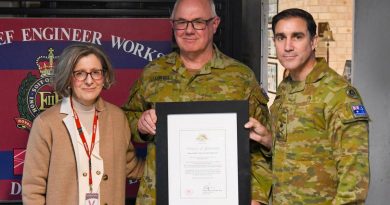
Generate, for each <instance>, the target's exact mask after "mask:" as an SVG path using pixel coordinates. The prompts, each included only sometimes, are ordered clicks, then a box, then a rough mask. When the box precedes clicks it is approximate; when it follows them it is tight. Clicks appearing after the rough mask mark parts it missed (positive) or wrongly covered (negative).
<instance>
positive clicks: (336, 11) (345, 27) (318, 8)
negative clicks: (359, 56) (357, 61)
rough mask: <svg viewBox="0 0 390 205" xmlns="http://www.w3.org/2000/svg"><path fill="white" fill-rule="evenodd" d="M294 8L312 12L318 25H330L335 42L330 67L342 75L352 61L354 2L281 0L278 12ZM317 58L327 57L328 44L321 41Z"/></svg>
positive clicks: (350, 0) (348, 0) (347, 0)
mask: <svg viewBox="0 0 390 205" xmlns="http://www.w3.org/2000/svg"><path fill="white" fill-rule="evenodd" d="M293 7H295V8H301V9H304V10H306V11H308V12H310V13H311V14H312V15H313V17H314V20H315V21H316V23H317V25H318V22H328V23H329V25H330V28H331V30H332V32H333V38H334V40H335V41H334V42H329V61H330V62H329V65H330V67H332V68H333V69H335V70H336V71H337V73H339V74H342V73H343V71H344V65H345V60H351V59H352V34H353V22H352V21H353V20H352V19H353V7H354V6H353V0H279V5H278V11H282V10H284V9H287V8H293ZM316 56H317V57H326V42H323V41H321V40H320V41H319V44H318V46H317V49H316Z"/></svg>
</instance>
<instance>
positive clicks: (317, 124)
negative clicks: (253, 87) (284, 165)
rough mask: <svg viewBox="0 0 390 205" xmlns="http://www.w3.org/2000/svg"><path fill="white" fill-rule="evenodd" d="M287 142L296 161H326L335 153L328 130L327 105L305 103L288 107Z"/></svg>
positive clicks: (289, 151) (289, 150)
mask: <svg viewBox="0 0 390 205" xmlns="http://www.w3.org/2000/svg"><path fill="white" fill-rule="evenodd" d="M286 108H287V114H286V119H285V120H286V122H287V123H286V124H287V125H286V131H285V132H286V135H287V136H286V142H287V144H288V146H289V149H288V153H290V154H291V155H294V157H293V158H294V159H299V160H313V157H314V158H315V159H319V160H321V159H326V158H328V157H329V156H331V153H332V152H333V149H332V143H331V134H330V133H329V131H328V130H327V122H326V119H325V113H324V111H325V109H324V108H325V104H324V103H321V102H315V103H314V102H305V103H297V104H288V105H287V106H286Z"/></svg>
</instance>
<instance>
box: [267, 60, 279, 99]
mask: <svg viewBox="0 0 390 205" xmlns="http://www.w3.org/2000/svg"><path fill="white" fill-rule="evenodd" d="M267 77H268V92H269V93H276V88H277V86H278V64H277V63H272V62H269V63H268V67H267Z"/></svg>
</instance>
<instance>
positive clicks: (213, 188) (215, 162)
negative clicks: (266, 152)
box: [156, 102, 250, 205]
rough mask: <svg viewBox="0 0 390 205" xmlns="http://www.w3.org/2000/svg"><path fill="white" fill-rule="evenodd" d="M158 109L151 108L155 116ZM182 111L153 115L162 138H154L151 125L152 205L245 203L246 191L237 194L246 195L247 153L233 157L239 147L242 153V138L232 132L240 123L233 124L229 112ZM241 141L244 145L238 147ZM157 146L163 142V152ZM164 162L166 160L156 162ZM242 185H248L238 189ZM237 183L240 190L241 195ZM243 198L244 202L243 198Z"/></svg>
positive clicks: (235, 119)
mask: <svg viewBox="0 0 390 205" xmlns="http://www.w3.org/2000/svg"><path fill="white" fill-rule="evenodd" d="M193 103H194V102H192V103H190V104H191V105H193ZM224 103H226V102H224ZM195 104H196V103H195ZM218 104H219V103H216V105H217V107H218V106H221V105H218ZM244 105H245V104H244ZM168 107H169V106H168ZM191 107H193V106H191ZM201 107H202V106H201ZM206 107H208V108H210V107H209V106H206ZM211 107H213V106H211ZM222 107H223V106H222ZM244 107H245V106H244ZM158 108H159V106H156V111H157V113H159V111H158ZM185 110H186V111H185V113H180V109H179V111H178V110H176V109H175V111H173V113H171V114H169V113H170V112H169V111H168V112H167V114H166V115H165V114H164V115H162V116H161V115H159V114H158V121H160V120H161V117H163V119H164V120H163V121H164V122H163V124H164V126H163V127H164V129H163V130H164V132H163V133H164V134H159V132H160V129H159V126H157V130H158V131H157V132H158V133H157V135H156V146H157V147H156V151H157V153H156V157H157V183H156V186H157V204H158V205H159V204H170V205H176V204H180V205H181V204H185V205H199V204H201V205H215V204H223V205H238V204H244V203H243V202H245V201H248V200H250V192H249V191H248V193H246V192H245V193H244V194H243V193H241V194H240V192H243V191H246V190H250V183H249V181H250V180H248V179H249V177H248V176H250V169H249V166H250V165H249V166H247V165H248V161H249V158H250V157H249V151H248V150H249V148H248V149H247V150H246V151H247V152H244V153H243V157H241V158H242V159H241V160H239V157H238V156H239V154H238V153H239V151H242V149H241V150H239V149H238V148H239V147H240V145H241V144H243V146H244V148H245V145H249V135H247V133H245V135H244V136H240V137H238V130H242V128H243V126H244V123H245V122H246V121H245V122H244V121H243V120H241V122H240V123H238V113H237V112H228V111H229V110H227V112H219V111H216V112H215V110H214V109H213V112H201V110H203V109H200V110H196V109H195V110H193V111H191V109H190V110H187V109H185ZM217 110H218V109H217ZM244 110H245V109H244ZM204 111H207V109H206V110H204ZM191 112H194V113H191ZM245 112H246V113H247V112H248V110H245ZM240 114H242V113H240ZM245 116H247V114H246V115H245ZM245 120H248V118H246V119H245ZM238 124H240V125H239V126H240V127H238ZM165 126H166V128H165ZM165 130H166V136H165ZM163 137H164V138H163ZM161 138H163V140H161ZM241 138H244V141H243V142H248V143H242V142H241V141H240V142H238V139H240V140H241ZM162 141H163V142H164V144H165V143H166V144H165V145H164V146H163V149H161V146H160V145H161V142H162ZM165 146H166V148H165ZM244 150H245V149H244ZM245 153H246V154H245ZM164 155H165V156H164ZM245 156H246V157H245ZM165 157H166V159H167V160H166V161H165V159H164V160H159V159H160V158H165ZM240 161H241V163H240ZM242 161H244V162H245V163H242ZM243 164H244V166H243ZM249 164H250V162H249ZM165 169H166V170H167V172H166V173H165V172H164V170H165ZM239 170H241V172H240V173H242V172H243V171H244V175H245V176H246V177H244V178H240V174H239ZM162 172H163V173H162ZM245 172H246V173H245ZM240 179H241V180H240ZM161 181H164V183H162V182H161ZM240 181H241V182H240ZM242 182H248V183H244V184H245V185H243V183H242ZM165 183H167V184H165ZM162 184H164V185H162ZM240 184H241V187H244V188H242V190H241V189H240ZM162 189H164V190H162ZM243 196H248V197H247V198H245V199H244V197H243ZM247 204H249V203H247Z"/></svg>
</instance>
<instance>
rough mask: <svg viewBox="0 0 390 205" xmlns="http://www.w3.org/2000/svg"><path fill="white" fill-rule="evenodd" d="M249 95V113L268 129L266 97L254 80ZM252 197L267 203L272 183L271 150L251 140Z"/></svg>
mask: <svg viewBox="0 0 390 205" xmlns="http://www.w3.org/2000/svg"><path fill="white" fill-rule="evenodd" d="M251 87H252V90H251V94H250V96H249V114H250V116H251V117H253V118H255V119H257V120H258V121H259V122H261V123H262V124H263V125H265V126H266V127H267V128H268V129H270V123H269V122H270V121H269V119H270V118H269V111H268V107H267V102H268V98H267V97H266V95H265V94H264V93H263V92H262V90H261V88H260V86H259V84H258V83H257V82H256V81H255V80H254V82H253V83H252V86H251ZM250 146H251V164H252V167H251V172H252V173H251V174H252V181H251V184H252V185H251V186H252V199H253V200H256V201H260V202H261V203H263V204H268V197H269V193H270V191H271V185H272V172H271V151H270V150H268V149H267V148H266V147H264V146H262V145H261V144H259V143H257V142H253V141H251V145H250Z"/></svg>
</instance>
